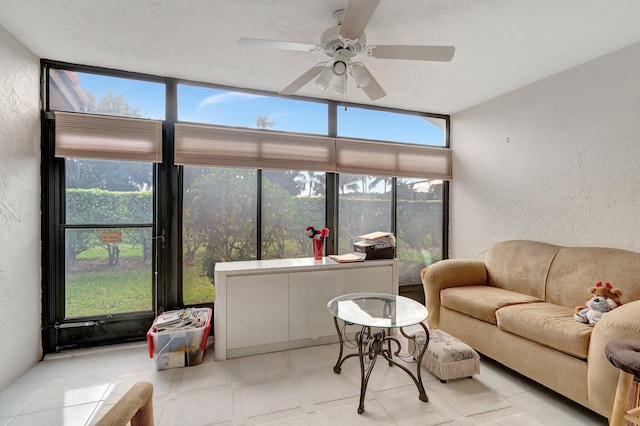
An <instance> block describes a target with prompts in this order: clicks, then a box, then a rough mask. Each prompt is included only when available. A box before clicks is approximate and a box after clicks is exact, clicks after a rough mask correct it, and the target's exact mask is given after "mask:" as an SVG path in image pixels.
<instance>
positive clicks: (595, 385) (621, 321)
mask: <svg viewBox="0 0 640 426" xmlns="http://www.w3.org/2000/svg"><path fill="white" fill-rule="evenodd" d="M617 339H636V340H640V300H636V301H633V302H629V303H626V304H624V305H622V306H619V307H617V308H615V309H614V310H612V311H609V312H607V313H606V315H604V316H603V317H602V319H601V320H600V321H598V322H597V323H596V325H595V326H594V327H593V332H592V333H591V339H590V341H589V355H588V359H587V362H588V363H587V368H588V383H589V389H588V391H589V404H590V405H592V406H593V407H594V408H595V409H596V411H599V412H601V413H603V412H604V413H610V412H611V407H613V399H614V395H615V393H616V385H617V383H618V376H619V375H620V372H619V370H618V369H617V368H615V367H614V366H613V365H611V363H610V362H609V361H608V360H607V356H606V354H605V350H604V347H605V346H606V344H607V342H609V341H611V340H617Z"/></svg>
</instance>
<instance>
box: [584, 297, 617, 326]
mask: <svg viewBox="0 0 640 426" xmlns="http://www.w3.org/2000/svg"><path fill="white" fill-rule="evenodd" d="M617 306H618V305H616V302H614V301H613V300H612V299H605V298H604V297H600V296H595V297H592V298H591V299H589V300H588V301H587V307H586V308H584V309H582V310H581V311H579V312H576V313H575V314H574V315H573V317H574V318H575V320H576V321H580V322H583V323H585V324H589V325H595V324H596V323H597V322H598V321H600V319H601V318H602V317H603V316H604V315H605V314H606V313H607V312H609V311H610V310H612V309H614V308H616V307H617Z"/></svg>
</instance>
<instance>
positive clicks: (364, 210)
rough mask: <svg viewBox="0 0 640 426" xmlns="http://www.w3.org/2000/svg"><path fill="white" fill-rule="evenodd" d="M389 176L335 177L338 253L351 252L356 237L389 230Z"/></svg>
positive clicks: (391, 180) (390, 219)
mask: <svg viewBox="0 0 640 426" xmlns="http://www.w3.org/2000/svg"><path fill="white" fill-rule="evenodd" d="M392 182H393V178H390V177H386V176H367V175H344V174H341V175H340V177H339V180H338V188H339V194H338V198H339V202H338V224H339V225H338V227H339V238H340V239H339V242H338V252H339V253H340V254H343V253H350V252H352V251H353V243H355V242H356V241H358V236H359V235H363V234H368V233H370V232H374V231H384V232H390V231H392V205H391V195H392V194H391V189H392Z"/></svg>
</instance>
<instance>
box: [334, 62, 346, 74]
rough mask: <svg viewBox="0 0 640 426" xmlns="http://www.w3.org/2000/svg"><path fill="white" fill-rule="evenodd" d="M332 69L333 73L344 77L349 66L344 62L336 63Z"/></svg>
mask: <svg viewBox="0 0 640 426" xmlns="http://www.w3.org/2000/svg"><path fill="white" fill-rule="evenodd" d="M332 68H333V73H334V74H335V75H338V76H342V75H344V73H346V72H347V64H346V63H345V62H344V61H334V62H333V65H332Z"/></svg>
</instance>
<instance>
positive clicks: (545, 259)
mask: <svg viewBox="0 0 640 426" xmlns="http://www.w3.org/2000/svg"><path fill="white" fill-rule="evenodd" d="M558 250H560V246H556V245H553V244H547V243H542V242H538V241H523V240H513V241H503V242H501V243H497V244H495V245H493V246H492V247H491V248H490V249H489V251H488V252H487V255H486V256H485V259H484V261H485V264H486V267H487V280H488V281H487V282H488V284H489V285H492V286H494V287H500V288H503V289H505V290H511V291H517V292H518V293H522V294H528V295H529V296H534V297H537V298H539V299H542V300H545V282H546V279H547V274H548V272H549V267H550V265H551V263H552V262H553V261H554V260H553V259H554V257H555V256H556V253H558ZM585 291H586V290H585Z"/></svg>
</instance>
